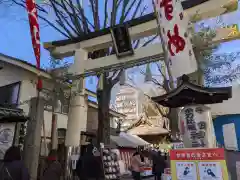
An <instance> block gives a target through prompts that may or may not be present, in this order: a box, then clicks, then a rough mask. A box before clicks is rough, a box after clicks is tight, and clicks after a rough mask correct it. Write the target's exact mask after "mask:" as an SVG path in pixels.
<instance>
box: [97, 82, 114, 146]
mask: <svg viewBox="0 0 240 180" xmlns="http://www.w3.org/2000/svg"><path fill="white" fill-rule="evenodd" d="M111 89H112V88H111V87H110V86H109V85H105V83H104V86H103V89H102V90H97V100H98V133H97V142H98V145H99V144H100V143H104V144H110V114H109V110H110V108H109V105H110V99H111Z"/></svg>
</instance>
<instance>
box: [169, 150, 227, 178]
mask: <svg viewBox="0 0 240 180" xmlns="http://www.w3.org/2000/svg"><path fill="white" fill-rule="evenodd" d="M170 160H171V174H172V180H228V171H227V166H226V161H225V157H224V149H223V148H208V149H176V150H170Z"/></svg>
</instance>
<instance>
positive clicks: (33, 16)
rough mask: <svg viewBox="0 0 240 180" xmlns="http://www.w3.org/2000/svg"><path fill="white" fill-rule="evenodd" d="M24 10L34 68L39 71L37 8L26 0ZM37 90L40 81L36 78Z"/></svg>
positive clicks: (40, 87)
mask: <svg viewBox="0 0 240 180" xmlns="http://www.w3.org/2000/svg"><path fill="white" fill-rule="evenodd" d="M26 8H27V12H28V19H29V25H30V31H31V37H32V44H33V50H34V54H35V57H36V66H37V68H38V69H40V35H39V24H38V14H37V8H36V4H35V1H34V0H26ZM37 89H39V90H40V89H42V81H41V79H40V78H39V77H38V83H37Z"/></svg>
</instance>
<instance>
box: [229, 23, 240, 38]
mask: <svg viewBox="0 0 240 180" xmlns="http://www.w3.org/2000/svg"><path fill="white" fill-rule="evenodd" d="M227 29H229V30H231V32H230V33H229V34H228V37H235V36H238V35H239V28H238V24H233V25H231V26H227Z"/></svg>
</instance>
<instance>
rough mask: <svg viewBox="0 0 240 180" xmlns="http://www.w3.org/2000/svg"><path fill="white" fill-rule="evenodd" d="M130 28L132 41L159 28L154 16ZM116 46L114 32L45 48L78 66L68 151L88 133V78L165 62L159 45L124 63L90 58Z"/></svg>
mask: <svg viewBox="0 0 240 180" xmlns="http://www.w3.org/2000/svg"><path fill="white" fill-rule="evenodd" d="M210 1H216V0H210ZM210 1H209V2H210ZM218 1H220V0H218ZM221 2H222V0H221ZM193 6H194V5H193ZM201 6H202V4H201ZM205 6H207V7H208V8H207V9H208V11H211V10H215V9H216V6H213V5H212V6H209V4H208V3H206V5H205ZM196 7H198V6H196ZM201 8H202V7H201ZM211 8H212V9H211ZM197 10H198V8H195V6H194V7H190V10H189V7H188V8H185V13H187V14H188V15H193V14H195V12H196V11H197ZM203 14H204V17H211V15H209V16H206V12H205V11H204V12H203ZM200 15H201V14H200ZM215 15H216V14H214V16H215ZM126 24H127V25H128V27H129V28H128V31H129V36H130V38H131V40H132V41H134V40H138V39H142V38H144V37H149V36H152V35H156V34H157V32H158V28H159V27H158V24H157V21H156V16H155V14H154V13H152V14H148V15H146V16H142V17H140V18H137V19H134V20H131V21H129V22H126ZM228 35H229V31H228V30H226V31H225V30H223V31H220V33H218V34H217V36H216V38H215V39H214V40H213V41H212V42H210V43H220V42H223V41H230V40H232V39H233V38H232V37H229V36H228ZM238 37H239V36H237V37H234V39H236V38H238ZM112 45H113V41H112V36H111V31H110V28H108V29H103V30H100V31H98V32H92V33H89V34H87V35H84V36H83V37H79V38H76V39H67V40H61V41H54V42H48V43H44V48H45V49H47V50H49V51H50V53H51V56H53V57H55V58H57V59H62V58H65V57H69V56H74V64H73V65H72V66H71V67H70V68H69V70H68V72H69V73H70V74H71V75H72V80H73V83H74V84H76V85H77V93H75V94H74V95H73V96H72V98H71V103H70V110H69V114H68V126H67V134H66V141H65V145H66V146H68V147H78V146H79V143H80V131H86V124H87V123H86V122H87V110H86V107H87V103H86V93H85V82H84V77H86V76H91V75H96V74H97V72H98V71H100V70H101V72H103V71H108V72H109V71H112V70H116V69H121V68H130V67H133V66H138V65H142V64H146V63H148V62H153V61H159V60H163V57H164V56H163V50H162V48H161V44H160V43H155V44H150V45H148V46H146V47H141V48H138V49H136V50H135V51H134V55H132V56H126V57H124V58H121V59H119V58H117V57H116V55H109V56H105V57H101V58H97V59H89V58H88V53H89V52H93V51H96V50H100V49H105V48H109V47H112ZM80 119H81V120H80Z"/></svg>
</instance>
